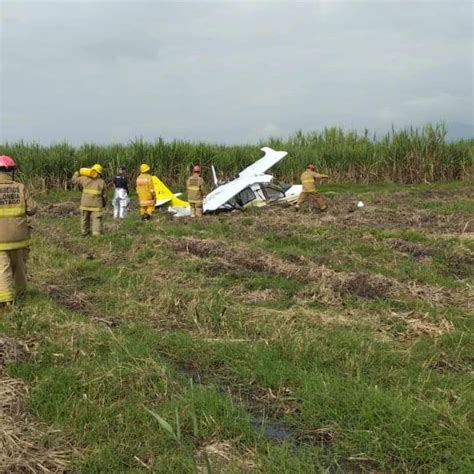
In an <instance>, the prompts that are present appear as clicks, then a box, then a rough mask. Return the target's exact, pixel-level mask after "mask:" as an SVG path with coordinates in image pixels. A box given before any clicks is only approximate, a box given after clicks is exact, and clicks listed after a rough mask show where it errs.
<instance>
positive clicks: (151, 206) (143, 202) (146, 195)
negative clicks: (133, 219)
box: [137, 164, 155, 221]
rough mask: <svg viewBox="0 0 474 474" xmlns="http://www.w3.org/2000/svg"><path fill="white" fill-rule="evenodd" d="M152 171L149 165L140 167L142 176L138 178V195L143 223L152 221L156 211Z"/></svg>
mask: <svg viewBox="0 0 474 474" xmlns="http://www.w3.org/2000/svg"><path fill="white" fill-rule="evenodd" d="M150 171H151V168H150V166H149V165H146V164H142V165H140V175H139V176H138V178H137V194H138V201H139V206H140V215H141V216H142V220H143V221H148V220H150V219H151V216H152V214H153V212H154V211H155V188H154V186H153V177H152V176H151V174H150Z"/></svg>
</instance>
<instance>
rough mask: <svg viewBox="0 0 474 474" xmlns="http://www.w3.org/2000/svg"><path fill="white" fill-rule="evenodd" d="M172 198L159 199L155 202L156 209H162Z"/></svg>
mask: <svg viewBox="0 0 474 474" xmlns="http://www.w3.org/2000/svg"><path fill="white" fill-rule="evenodd" d="M170 201H171V198H165V199H157V200H156V202H155V207H160V206H162V205H163V204H166V203H167V202H170Z"/></svg>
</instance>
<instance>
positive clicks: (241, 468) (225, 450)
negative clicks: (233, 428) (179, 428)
mask: <svg viewBox="0 0 474 474" xmlns="http://www.w3.org/2000/svg"><path fill="white" fill-rule="evenodd" d="M255 458H256V452H255V450H253V449H250V448H245V449H242V448H240V447H239V446H238V444H237V441H236V440H228V441H221V440H219V439H218V438H217V437H212V438H210V439H206V440H202V441H201V443H200V445H199V446H198V448H197V449H196V454H195V459H196V465H197V472H199V473H203V474H211V472H220V473H237V472H260V469H259V467H258V465H257V463H256V461H255Z"/></svg>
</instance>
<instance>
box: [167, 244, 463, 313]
mask: <svg viewBox="0 0 474 474" xmlns="http://www.w3.org/2000/svg"><path fill="white" fill-rule="evenodd" d="M163 243H164V244H165V245H168V246H169V247H171V248H172V249H173V250H174V251H176V252H178V253H184V254H190V255H193V256H196V257H198V258H208V257H214V258H218V259H221V260H223V261H224V263H227V264H229V263H230V264H231V265H234V266H236V267H238V268H240V269H245V270H250V271H254V272H261V273H268V274H274V275H278V276H283V277H286V278H294V279H296V280H299V281H301V282H302V283H313V284H316V285H318V286H319V287H320V290H321V291H322V292H325V291H327V290H329V291H332V292H333V293H334V299H335V300H337V299H338V297H341V296H344V295H346V294H351V295H356V296H360V297H363V298H368V299H374V298H387V297H396V296H400V295H403V294H408V295H410V296H411V297H413V298H416V299H422V300H428V301H430V302H432V303H434V304H454V303H457V304H459V303H460V301H461V302H464V300H463V298H462V297H463V296H464V295H460V294H459V292H454V291H453V290H449V291H448V290H445V289H443V288H436V287H433V286H430V285H426V284H418V283H416V282H409V283H408V284H407V283H404V282H399V281H398V280H395V279H393V278H388V277H385V276H382V275H378V274H370V273H366V272H338V271H335V270H332V269H331V268H328V267H327V266H325V265H317V264H315V263H313V262H311V261H308V260H307V259H304V258H301V264H295V263H292V262H287V261H285V260H282V259H279V258H277V257H275V256H273V255H271V254H268V253H263V252H259V251H256V250H254V249H249V248H248V247H245V246H242V245H230V244H229V242H222V241H218V240H207V239H196V238H190V237H188V238H179V239H171V238H169V239H167V240H166V241H164V242H163ZM460 298H461V299H460ZM468 303H469V299H468V300H467V303H466V304H468ZM468 308H469V306H468Z"/></svg>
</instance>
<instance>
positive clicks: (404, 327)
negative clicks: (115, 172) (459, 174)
mask: <svg viewBox="0 0 474 474" xmlns="http://www.w3.org/2000/svg"><path fill="white" fill-rule="evenodd" d="M430 189H435V190H439V191H451V190H455V191H457V192H459V193H460V195H463V196H464V193H465V191H466V189H467V188H466V187H463V186H462V185H460V184H456V185H453V186H450V185H448V186H441V185H439V187H438V185H437V186H434V187H432V188H430ZM392 191H393V192H394V193H393V196H394V200H395V202H397V203H398V202H400V201H397V199H402V197H400V196H401V194H405V193H408V194H409V196H408V198H407V200H406V201H403V204H402V205H401V207H403V208H406V207H407V206H410V204H407V203H409V202H412V203H414V204H415V205H416V203H417V202H419V200H420V194H419V193H422V192H425V191H426V190H425V189H424V188H423V187H422V188H418V187H417V188H410V189H409V190H407V189H406V188H400V187H399V188H393V189H390V192H392ZM398 191H403V192H404V193H398ZM354 192H357V191H355V190H354V189H353V187H350V189H344V188H343V187H339V188H338V189H337V196H338V199H342V200H345V199H352V197H351V196H352V194H353V193H354ZM367 192H370V193H372V195H371V199H372V198H373V199H374V201H376V200H377V199H378V198H379V197H380V198H382V196H383V195H385V194H386V193H385V192H381V190H379V189H374V188H371V189H370V190H369V189H367ZM347 193H350V194H349V195H347ZM346 195H347V196H348V197H346ZM446 197H447V198H448V199H449V201H446V200H445V198H446ZM77 199H78V196H77V195H75V194H74V195H72V194H68V195H66V194H64V193H63V194H57V193H55V194H48V195H45V196H44V197H43V198H42V200H43V204H50V203H57V202H61V201H62V200H74V201H77ZM403 199H405V198H403ZM464 200H466V199H465V198H464V197H463V198H462V201H464ZM466 201H467V202H468V205H469V203H470V200H469V199H467V200H466ZM337 202H338V201H336V202H335V204H336V205H337ZM384 202H385V201H384ZM424 202H425V203H426V204H427V205H428V204H429V203H431V202H440V203H445V202H456V201H455V200H454V199H453V196H451V195H441V197H440V196H438V195H436V196H433V197H431V198H426V199H425V201H424ZM414 204H411V206H412V208H413V209H414V207H413V206H414ZM381 205H383V204H381ZM463 206H464V205H463ZM463 206H461V205H459V206H457V207H454V208H453V216H454V217H455V216H456V215H459V216H460V219H461V220H462V219H463V218H464V217H463V216H464V207H463ZM426 209H428V210H429V211H430V208H429V206H428V207H426ZM432 211H433V212H435V211H436V210H435V209H432ZM329 212H332V211H329ZM430 212H431V211H430ZM281 213H282V214H281V215H278V216H275V213H272V212H266V211H257V210H255V211H251V212H249V213H245V214H242V215H241V214H237V215H227V216H218V217H210V218H206V219H205V220H204V221H203V222H200V223H189V222H188V221H177V220H175V219H172V218H171V217H168V216H166V215H160V216H158V218H157V219H155V220H154V221H152V222H150V223H148V224H146V225H144V224H142V223H141V222H140V221H139V219H138V217H137V216H136V215H135V214H134V213H132V214H131V215H130V216H129V217H128V218H127V220H126V221H125V222H123V223H122V225H119V226H115V225H114V224H113V223H112V221H111V220H109V218H107V222H106V224H107V229H109V230H108V233H107V234H106V235H104V236H102V237H100V238H97V239H93V238H85V239H84V238H82V237H80V235H79V218H78V216H66V217H61V218H58V217H55V215H54V213H51V210H50V211H49V214H48V215H47V216H40V217H39V218H38V219H36V220H35V222H33V226H34V228H35V234H34V243H33V249H32V253H31V260H30V268H29V269H30V275H31V285H30V286H31V289H30V290H29V292H28V294H27V296H26V297H25V299H24V300H22V301H21V302H19V305H18V306H16V307H15V308H14V310H13V311H12V312H11V313H5V312H4V313H2V317H1V318H0V332H1V333H3V334H5V335H8V336H9V337H13V338H18V339H25V340H29V341H35V343H36V346H35V355H34V357H33V358H31V359H30V360H23V361H21V360H19V361H16V362H10V363H9V364H8V365H7V371H8V373H9V375H10V376H12V377H16V378H21V379H23V380H25V381H26V382H27V384H28V386H29V387H30V391H29V398H28V403H27V407H26V408H27V411H28V412H29V413H30V414H31V415H32V416H33V417H34V418H35V419H37V420H40V421H42V422H43V423H45V424H46V425H49V426H51V427H54V428H56V429H58V430H60V434H59V435H58V436H60V437H61V436H62V437H63V438H64V439H67V440H68V441H69V442H70V443H72V445H73V446H74V448H75V449H76V451H75V454H74V455H73V456H72V458H71V460H70V461H71V466H70V467H71V470H73V471H81V472H141V471H142V470H143V471H145V470H147V469H148V470H152V471H154V472H170V473H171V472H196V470H197V469H206V467H207V466H210V467H211V471H212V472H243V471H244V470H245V469H246V468H247V467H248V466H256V469H257V470H258V471H257V472H269V473H270V472H276V471H282V472H301V473H303V472H315V471H316V472H319V471H321V472H323V471H324V470H325V469H329V470H330V471H331V472H347V471H356V470H357V469H359V470H362V471H363V470H381V471H387V472H391V471H393V472H470V471H472V467H473V459H474V457H473V456H474V452H473V448H472V442H471V441H472V435H473V430H472V428H473V426H472V406H473V403H474V396H473V391H472V367H473V363H474V351H473V347H474V337H473V319H472V311H471V310H470V309H469V307H468V301H469V300H468V297H467V296H468V292H469V288H472V282H473V278H472V274H471V275H470V274H469V273H466V274H464V275H463V276H461V277H459V276H454V275H453V274H451V273H449V271H448V270H450V269H452V268H451V267H450V266H449V265H450V263H449V262H450V260H452V257H453V256H454V255H464V256H465V255H468V253H469V252H472V250H473V249H472V247H470V245H471V244H470V241H467V240H465V239H463V238H462V235H461V234H460V233H459V236H458V237H453V236H450V237H444V236H443V235H441V234H443V232H444V229H443V228H438V227H436V225H438V224H436V223H434V224H433V227H431V228H422V227H418V228H417V227H415V228H412V229H399V228H396V227H389V226H387V228H383V227H381V226H373V227H372V226H370V225H369V226H353V227H344V226H343V225H341V223H340V222H338V221H337V220H336V221H331V222H330V223H328V224H327V225H326V224H324V222H320V221H319V218H318V217H315V216H312V217H311V219H308V218H307V216H306V215H304V214H298V215H296V214H294V213H292V212H291V210H282V211H281ZM456 213H457V214H456ZM400 219H403V214H402V215H401V217H400ZM436 222H437V221H436ZM461 230H462V229H461ZM459 232H460V231H459ZM243 236H245V238H243ZM189 237H192V238H194V239H205V240H206V241H211V240H214V241H219V242H222V243H223V244H222V245H224V246H225V249H226V250H227V251H228V252H230V254H229V255H232V254H239V255H244V254H245V251H246V250H247V251H248V252H249V254H250V252H254V253H255V252H256V253H258V254H259V255H262V256H263V257H264V258H266V259H268V260H269V261H270V260H272V261H276V262H279V264H280V265H281V271H280V272H279V273H277V272H270V271H265V270H264V269H262V270H261V271H255V270H252V269H251V268H250V266H247V265H244V264H241V263H239V262H240V260H232V258H231V257H230V256H229V257H228V258H227V257H225V255H228V254H223V255H224V256H216V255H213V256H200V257H198V256H196V255H193V254H192V253H184V252H176V251H175V250H174V248H173V247H172V246H170V245H169V243H168V239H169V238H173V239H182V238H189ZM389 239H400V240H402V241H406V242H411V243H416V244H418V245H422V246H424V247H425V248H427V249H429V250H430V257H429V259H427V260H426V259H425V260H419V259H417V258H416V257H414V256H412V255H408V254H403V253H401V252H400V251H398V250H396V249H395V248H392V247H391V246H390V245H389V244H390V240H389ZM239 252H240V253H239ZM84 254H91V255H92V256H93V257H94V258H93V259H86V258H84ZM252 255H253V254H252ZM301 256H302V257H303V260H300V257H301ZM249 263H250V262H249ZM287 264H288V265H289V264H291V265H300V266H301V267H302V268H303V270H308V269H309V268H310V267H309V266H310V265H317V266H318V265H319V266H320V265H324V266H325V267H326V268H328V269H329V270H331V271H335V272H336V273H337V274H339V275H345V274H349V273H351V272H352V273H360V272H364V273H368V274H369V275H375V274H382V275H385V276H386V277H387V278H391V279H393V281H396V282H397V284H399V285H401V288H402V290H401V292H400V293H399V294H395V295H390V296H381V297H379V298H366V297H361V296H357V295H356V294H341V295H338V294H337V292H336V291H335V290H334V288H333V287H331V284H332V282H331V281H330V279H329V278H330V277H324V278H323V279H322V280H321V281H305V278H303V277H299V276H298V277H293V276H289V275H286V274H285V273H284V270H285V265H287ZM466 268H467V270H469V269H470V268H472V267H471V266H470V264H467V267H466ZM410 285H418V286H421V287H423V288H424V289H425V291H427V292H428V293H427V294H426V295H425V296H423V297H420V298H416V297H414V296H413V295H412V294H409V291H408V290H409V287H410ZM331 288H332V289H331ZM439 288H441V289H443V290H444V291H446V292H447V293H449V294H450V295H452V296H453V298H452V299H442V300H440V301H438V302H437V303H436V304H434V303H433V301H431V297H432V295H437V291H438V289H439ZM259 295H260V296H259ZM259 298H260V299H259ZM433 298H434V296H433ZM101 320H102V321H101ZM104 320H105V322H107V321H112V322H113V323H114V324H115V325H114V326H113V327H110V328H109V327H107V326H106V325H105V324H104ZM278 427H280V428H281V429H283V430H284V431H285V433H287V434H288V436H286V437H285V438H284V439H283V440H281V439H276V438H272V437H271V436H268V433H269V430H270V431H271V429H274V430H275V429H277V428H278ZM50 442H51V443H54V440H51V441H50ZM223 446H226V447H225V448H224V447H223ZM209 447H214V448H215V449H214V451H213V450H212V449H210V448H209ZM206 449H207V451H206ZM216 450H217V452H219V450H220V451H221V453H223V455H218V454H216ZM203 453H207V454H206V455H204V454H203ZM206 456H207V459H206ZM358 459H359V460H358Z"/></svg>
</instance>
